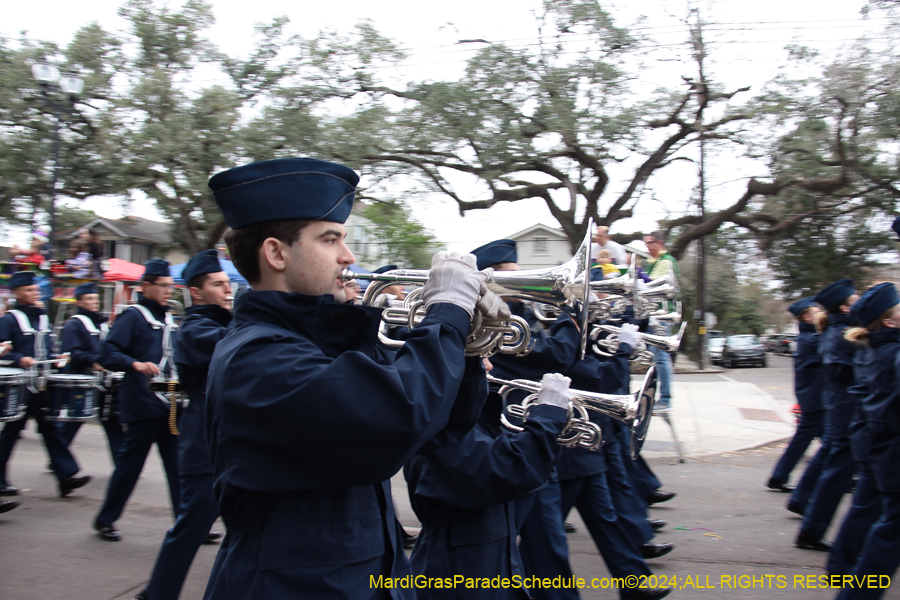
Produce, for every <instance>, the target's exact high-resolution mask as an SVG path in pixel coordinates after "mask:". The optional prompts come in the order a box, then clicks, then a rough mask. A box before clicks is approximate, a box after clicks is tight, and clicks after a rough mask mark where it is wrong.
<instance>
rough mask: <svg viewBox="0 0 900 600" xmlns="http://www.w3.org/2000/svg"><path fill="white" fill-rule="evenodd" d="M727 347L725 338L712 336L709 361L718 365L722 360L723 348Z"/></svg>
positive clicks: (709, 344)
mask: <svg viewBox="0 0 900 600" xmlns="http://www.w3.org/2000/svg"><path fill="white" fill-rule="evenodd" d="M724 347H725V338H723V337H720V338H712V339H711V340H709V343H708V348H709V362H711V363H712V364H714V365H717V364H719V363H721V362H722V349H723V348H724Z"/></svg>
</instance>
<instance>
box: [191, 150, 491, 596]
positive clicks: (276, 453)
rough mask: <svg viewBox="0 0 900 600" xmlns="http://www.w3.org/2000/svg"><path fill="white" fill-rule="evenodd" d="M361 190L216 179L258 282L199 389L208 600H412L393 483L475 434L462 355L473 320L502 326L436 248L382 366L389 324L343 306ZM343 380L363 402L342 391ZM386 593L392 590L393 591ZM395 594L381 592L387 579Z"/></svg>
mask: <svg viewBox="0 0 900 600" xmlns="http://www.w3.org/2000/svg"><path fill="white" fill-rule="evenodd" d="M358 181H359V177H358V176H357V174H356V173H355V172H353V170H351V169H349V168H348V167H345V166H342V165H338V164H334V163H329V162H325V161H321V160H315V159H304V158H285V159H277V160H268V161H263V162H258V163H252V164H249V165H245V166H242V167H237V168H234V169H230V170H228V171H224V172H222V173H219V174H217V175H215V176H214V177H213V178H212V179H211V180H210V182H209V186H210V188H211V189H212V191H213V195H214V196H215V199H216V202H217V203H218V205H219V207H220V208H221V209H222V212H223V213H224V215H225V219H226V221H227V222H228V224H229V226H230V227H231V231H229V232H227V233H226V237H225V239H226V242H227V244H228V249H229V253H230V254H231V257H232V259H233V260H234V263H235V266H236V267H237V269H238V271H239V272H240V273H241V275H243V276H244V277H245V278H246V279H247V280H248V281H249V282H250V284H251V286H252V288H253V289H251V290H249V291H247V292H245V293H244V294H242V295H241V296H240V297H239V298H238V301H237V303H236V306H235V317H234V329H233V330H232V331H231V332H230V333H229V334H228V335H227V336H226V337H225V338H224V339H223V340H222V341H221V342H219V344H218V346H217V347H216V350H215V354H214V355H213V359H212V362H211V365H210V371H209V383H208V387H207V394H208V398H207V408H208V411H209V413H208V417H207V423H208V427H207V435H208V436H209V447H210V456H211V458H212V461H213V469H214V481H215V494H216V498H217V499H218V502H219V507H220V509H221V511H222V517H223V519H224V521H225V524H226V526H227V528H228V533H227V535H226V537H225V540H224V542H223V544H222V547H221V548H220V550H219V556H218V557H217V559H216V563H215V565H214V567H213V570H212V573H211V575H210V580H209V584H208V586H207V589H206V594H205V598H207V599H212V598H251V597H253V598H262V597H266V598H297V597H300V596H304V595H306V596H317V597H323V598H324V597H328V598H347V599H351V598H352V599H354V600H357V599H361V600H365V599H369V598H371V599H375V598H379V599H380V598H387V597H391V598H395V599H412V598H414V597H415V592H414V590H411V589H404V588H396V587H392V588H390V589H388V588H387V587H386V584H385V578H395V577H405V576H407V575H410V574H411V571H410V567H409V562H408V561H407V559H406V554H405V553H404V552H403V549H402V547H401V545H400V533H399V528H398V525H397V522H396V519H395V512H394V507H393V503H392V501H391V493H390V477H391V476H392V475H394V474H395V473H396V472H397V471H399V469H400V468H401V467H402V466H403V464H404V463H406V461H407V460H408V459H409V458H410V457H411V456H412V455H413V454H414V453H415V452H416V451H417V450H419V449H421V448H422V447H423V446H425V445H426V444H428V443H429V442H431V443H434V442H432V439H433V438H435V437H436V436H438V439H440V440H442V441H448V440H450V439H453V438H454V437H455V436H456V435H461V434H464V433H465V432H466V431H468V430H469V429H470V428H471V426H472V424H473V423H474V420H475V418H476V417H477V415H478V413H479V412H480V410H481V405H482V403H483V401H484V393H477V391H478V389H481V388H480V386H479V384H483V377H484V368H483V366H482V364H481V360H480V359H478V358H466V357H465V356H464V348H465V344H466V337H467V335H468V334H469V331H470V323H471V320H472V317H473V316H474V314H475V311H476V310H479V311H482V312H484V313H485V314H486V315H487V316H488V317H490V318H496V317H498V316H499V314H500V313H499V310H500V309H499V305H502V303H500V302H499V300H498V299H496V298H495V297H494V296H493V294H491V293H490V292H486V291H485V292H482V290H483V289H485V288H483V285H482V284H483V283H484V281H486V280H487V278H488V277H489V276H490V273H489V272H481V271H479V270H478V269H476V267H475V260H474V257H471V256H460V255H458V254H454V253H447V252H442V253H439V254H437V255H436V256H435V257H434V259H433V260H432V269H431V271H430V274H429V279H428V281H427V283H426V284H425V285H424V288H423V292H422V297H423V300H424V304H425V307H426V316H425V318H424V320H423V321H422V322H421V323H420V324H419V325H418V326H416V327H414V328H413V329H412V330H411V332H410V334H409V336H408V338H407V340H406V343H405V345H404V346H403V348H401V349H400V350H399V351H397V353H396V355H395V356H393V357H392V360H391V361H388V360H387V359H386V358H385V357H384V356H383V355H382V354H381V352H380V351H379V350H378V349H377V347H376V343H377V339H378V338H377V330H378V326H379V320H380V314H381V311H380V310H379V309H376V308H372V307H365V306H351V305H347V304H344V302H345V301H346V299H347V298H346V290H345V287H344V283H343V281H342V280H341V277H340V276H341V273H342V271H343V270H344V269H345V268H347V267H348V266H349V265H350V264H351V263H352V262H353V261H354V258H353V254H352V253H351V252H350V250H349V249H348V248H347V246H346V245H345V243H344V238H345V236H346V230H345V229H344V225H343V222H344V221H345V220H346V219H347V217H348V216H349V214H350V209H351V207H352V204H353V197H354V193H355V189H356V184H357V182H358ZM347 382H353V383H354V384H355V385H356V386H358V389H359V392H358V393H349V392H347V391H346V390H347ZM391 581H394V580H393V579H392V580H391ZM388 583H390V582H388Z"/></svg>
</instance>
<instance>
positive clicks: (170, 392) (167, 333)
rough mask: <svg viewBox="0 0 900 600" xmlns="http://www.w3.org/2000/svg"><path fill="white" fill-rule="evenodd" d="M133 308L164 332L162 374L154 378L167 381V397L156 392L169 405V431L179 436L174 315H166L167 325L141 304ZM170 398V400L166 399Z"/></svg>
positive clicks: (132, 306) (150, 323)
mask: <svg viewBox="0 0 900 600" xmlns="http://www.w3.org/2000/svg"><path fill="white" fill-rule="evenodd" d="M131 308H136V309H137V310H138V311H139V312H140V313H141V314H142V315H143V316H144V319H145V320H146V321H147V323H148V324H149V325H150V327H152V328H153V329H156V330H159V329H162V330H163V339H162V350H163V357H162V360H161V361H160V362H159V372H160V374H159V375H157V376H156V378H154V381H166V383H167V388H168V389H167V390H166V393H165V394H166V395H163V394H161V393H160V392H155V393H156V396H157V397H158V398H159V399H160V400H162V401H163V402H165V403H167V404H168V405H169V431H170V432H171V433H172V435H178V434H179V432H178V402H177V398H176V388H177V387H178V371H177V369H176V368H175V352H174V348H173V346H172V332H174V331H175V330H176V329H178V325H176V324H175V321H174V319H172V315H171V314H170V313H168V312H167V313H166V322H165V324H162V323H160V322H159V321H157V320H156V319H155V318H153V315H152V314H150V311H149V310H148V309H147V307H146V306H141V305H140V304H132V305H131ZM166 364H168V365H169V378H168V380H165V375H164V374H163V373H164V372H165V367H166ZM166 396H168V398H166Z"/></svg>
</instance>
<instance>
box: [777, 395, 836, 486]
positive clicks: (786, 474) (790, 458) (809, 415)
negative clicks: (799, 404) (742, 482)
mask: <svg viewBox="0 0 900 600" xmlns="http://www.w3.org/2000/svg"><path fill="white" fill-rule="evenodd" d="M824 431H825V411H824V410H816V411H812V412H802V413H800V422H799V423H798V424H797V431H795V432H794V437H793V438H791V442H790V443H789V444H788V447H787V448H785V449H784V454H782V455H781V458H780V459H779V460H778V463H777V464H776V465H775V470H774V471H772V479H774V480H775V481H776V482H777V483H787V482H788V480H789V479H790V477H791V471H793V470H794V467H796V466H797V463H798V462H800V459H801V458H803V454H804V453H805V452H806V449H807V448H809V445H810V444H811V443H812V441H813V440H814V439H816V438H821V437H822V434H823V432H824Z"/></svg>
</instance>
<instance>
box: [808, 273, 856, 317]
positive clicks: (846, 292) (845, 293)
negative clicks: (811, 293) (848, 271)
mask: <svg viewBox="0 0 900 600" xmlns="http://www.w3.org/2000/svg"><path fill="white" fill-rule="evenodd" d="M855 293H856V288H854V287H853V280H852V279H841V280H840V281H835V282H834V283H829V284H828V285H826V286H825V287H824V288H822V291H820V292H819V293H818V294H816V302H818V303H819V304H821V305H822V306H824V307H825V310H833V309H835V308H837V307H838V306H840V305H841V304H843V303H844V300H846V299H847V298H849V297H850V296H852V295H853V294H855Z"/></svg>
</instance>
